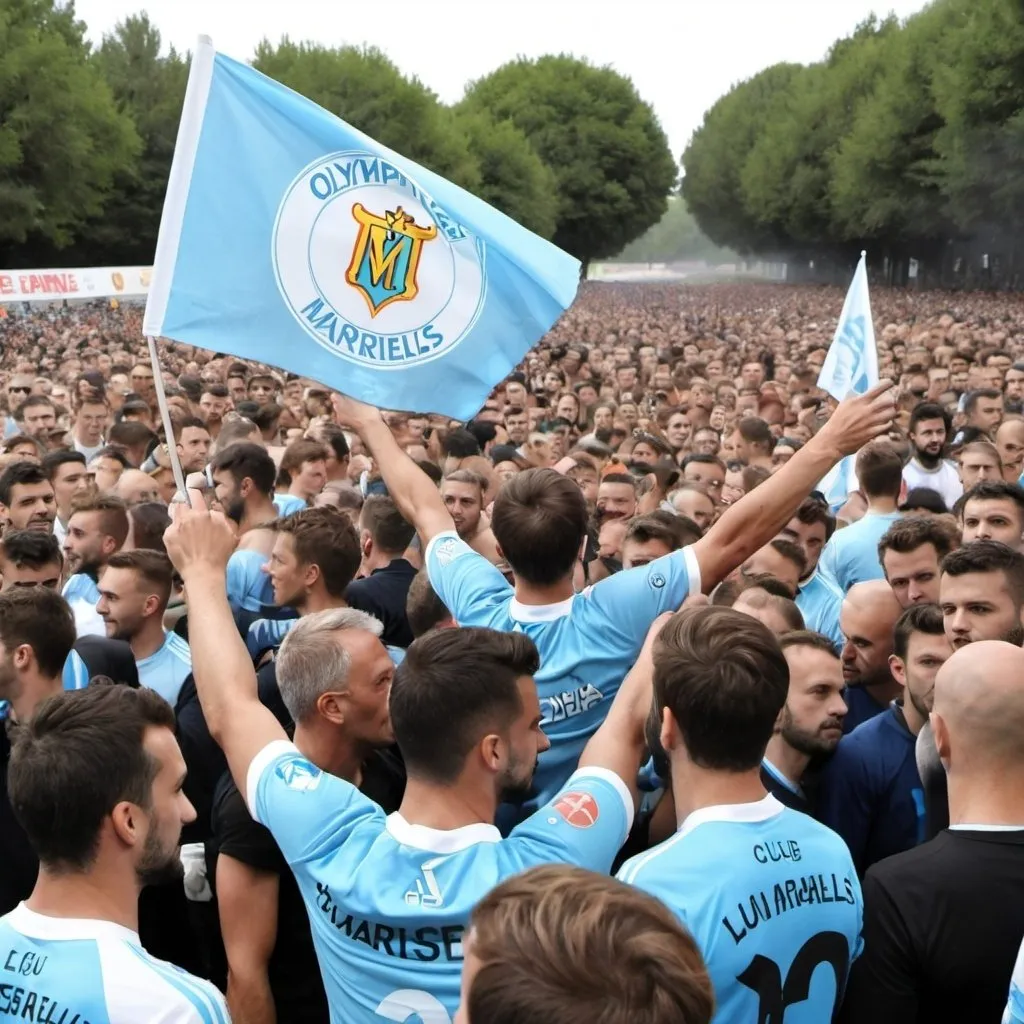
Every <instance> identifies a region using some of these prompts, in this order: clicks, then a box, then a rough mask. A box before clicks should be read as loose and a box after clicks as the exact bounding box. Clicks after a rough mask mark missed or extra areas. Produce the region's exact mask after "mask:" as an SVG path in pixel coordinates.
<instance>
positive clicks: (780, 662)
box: [654, 605, 789, 772]
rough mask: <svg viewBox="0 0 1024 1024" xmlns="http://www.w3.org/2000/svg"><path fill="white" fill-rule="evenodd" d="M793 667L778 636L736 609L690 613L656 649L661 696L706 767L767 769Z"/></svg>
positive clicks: (696, 760) (690, 750) (677, 618)
mask: <svg viewBox="0 0 1024 1024" xmlns="http://www.w3.org/2000/svg"><path fill="white" fill-rule="evenodd" d="M788 691H789V667H788V666H787V664H786V659H785V657H784V656H783V654H782V650H781V649H780V647H779V643H778V640H776V638H775V636H774V635H773V634H772V632H771V631H770V630H769V629H768V628H767V627H766V626H764V625H762V624H761V623H760V622H758V621H757V620H756V619H754V618H752V617H751V616H749V615H744V614H743V613H742V612H738V611H735V610H734V609H732V608H723V607H715V606H711V605H703V606H699V607H696V608H684V609H683V610H682V611H680V612H677V613H676V614H675V615H674V616H673V617H672V618H671V619H670V620H669V621H668V622H667V623H666V624H665V627H664V629H662V631H661V633H660V634H659V636H658V639H657V641H656V643H655V645H654V697H655V701H656V704H657V707H658V709H659V710H666V709H667V710H668V711H670V712H671V713H672V717H673V718H674V719H675V723H676V727H677V729H678V730H679V734H680V737H681V740H682V742H683V744H684V745H685V747H686V751H687V755H688V757H689V759H690V761H691V762H693V764H695V765H696V766H697V767H698V768H705V769H709V770H715V771H726V772H741V771H750V770H751V769H754V768H756V767H757V766H758V765H759V764H760V763H761V758H762V757H763V756H764V751H765V747H766V746H767V745H768V740H769V739H771V736H772V731H773V729H774V726H775V720H776V717H777V716H778V714H779V712H780V711H781V710H782V708H783V706H784V705H785V703H786V696H787V694H788Z"/></svg>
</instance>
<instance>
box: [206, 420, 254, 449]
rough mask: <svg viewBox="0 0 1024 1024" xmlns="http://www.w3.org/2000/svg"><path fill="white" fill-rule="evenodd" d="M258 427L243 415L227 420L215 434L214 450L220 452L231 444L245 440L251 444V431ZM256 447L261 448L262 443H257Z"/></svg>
mask: <svg viewBox="0 0 1024 1024" xmlns="http://www.w3.org/2000/svg"><path fill="white" fill-rule="evenodd" d="M258 429H259V428H258V427H257V426H256V424H255V423H253V421H252V420H249V419H246V418H245V417H244V416H236V417H235V418H234V419H230V420H227V421H226V422H225V423H224V424H223V426H222V427H221V428H220V433H219V434H218V435H217V440H216V443H215V444H216V450H217V452H218V453H219V452H222V451H224V450H225V449H227V448H230V447H231V446H232V445H235V444H240V443H242V442H247V443H249V444H253V443H255V442H253V440H252V435H253V431H255V430H258ZM257 447H258V448H262V447H263V445H261V444H260V445H257Z"/></svg>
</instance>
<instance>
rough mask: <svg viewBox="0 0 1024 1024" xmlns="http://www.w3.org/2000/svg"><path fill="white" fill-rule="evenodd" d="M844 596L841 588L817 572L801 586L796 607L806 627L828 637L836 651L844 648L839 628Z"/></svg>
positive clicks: (841, 632)
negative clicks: (840, 610)
mask: <svg viewBox="0 0 1024 1024" xmlns="http://www.w3.org/2000/svg"><path fill="white" fill-rule="evenodd" d="M842 604H843V595H842V594H841V593H840V591H839V588H838V587H837V586H836V585H835V584H834V583H832V582H830V581H829V580H827V579H825V577H824V576H823V575H822V574H821V573H820V572H819V571H818V570H817V569H815V571H814V572H813V573H812V574H811V576H810V578H809V579H808V580H807V581H806V582H802V583H801V584H800V589H799V590H798V591H797V595H796V606H797V608H799V609H800V614H801V615H802V616H803V617H804V625H805V626H806V627H807V628H808V629H813V630H814V631H815V633H821V634H822V635H823V636H827V637H828V638H829V640H831V641H832V643H833V644H835V647H836V650H837V651H838V650H840V649H841V648H842V646H843V631H842V630H841V629H840V628H839V609H840V608H841V607H842Z"/></svg>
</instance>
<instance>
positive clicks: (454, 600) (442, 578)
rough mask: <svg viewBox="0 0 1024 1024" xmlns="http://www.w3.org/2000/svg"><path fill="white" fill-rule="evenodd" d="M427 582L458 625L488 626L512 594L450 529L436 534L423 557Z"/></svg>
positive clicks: (510, 588)
mask: <svg viewBox="0 0 1024 1024" xmlns="http://www.w3.org/2000/svg"><path fill="white" fill-rule="evenodd" d="M424 564H425V565H426V567H427V576H428V577H429V579H430V585H431V586H432V587H433V588H434V592H435V593H436V594H437V596H438V597H439V598H441V601H442V602H443V604H444V606H445V607H446V608H447V609H448V611H450V612H451V613H452V618H453V619H455V621H456V622H457V623H458V624H459V625H460V626H488V625H490V624H491V614H492V612H493V610H494V608H495V606H496V605H500V604H502V603H503V602H505V601H507V600H508V599H509V598H510V597H512V587H511V586H509V583H508V580H506V579H505V577H504V576H502V575H501V573H500V572H498V570H497V568H496V567H495V566H493V565H491V563H490V562H488V561H487V559H486V558H484V556H483V555H481V554H479V553H478V552H476V551H474V550H473V549H472V548H471V547H470V546H469V545H468V544H467V543H466V542H465V541H464V540H462V539H461V538H460V537H459V535H458V534H457V533H456V532H455V531H454V530H446V531H445V532H444V533H439V534H436V535H435V536H434V537H433V538H432V539H431V541H430V543H429V544H428V545H427V553H426V557H425V558H424Z"/></svg>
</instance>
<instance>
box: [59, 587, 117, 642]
mask: <svg viewBox="0 0 1024 1024" xmlns="http://www.w3.org/2000/svg"><path fill="white" fill-rule="evenodd" d="M61 595H62V596H63V598H64V600H65V601H67V603H68V604H69V605H70V606H71V611H72V612H73V613H74V616H75V634H76V635H77V636H106V635H107V627H106V626H105V625H104V623H103V616H102V615H100V613H99V612H98V611H96V605H97V604H99V601H100V588H99V587H98V586H97V585H96V581H95V580H94V579H93V578H92V577H91V576H89V575H88V574H86V573H84V572H76V573H75V575H74V576H72V577H70V579H68V581H67V583H65V584H64V589H63V590H62V591H61Z"/></svg>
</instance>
